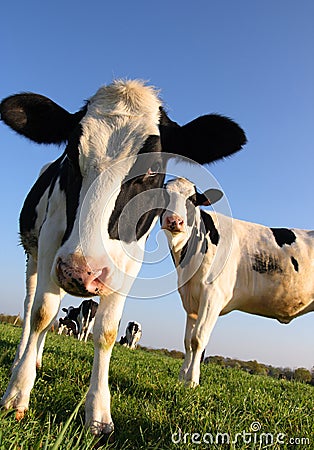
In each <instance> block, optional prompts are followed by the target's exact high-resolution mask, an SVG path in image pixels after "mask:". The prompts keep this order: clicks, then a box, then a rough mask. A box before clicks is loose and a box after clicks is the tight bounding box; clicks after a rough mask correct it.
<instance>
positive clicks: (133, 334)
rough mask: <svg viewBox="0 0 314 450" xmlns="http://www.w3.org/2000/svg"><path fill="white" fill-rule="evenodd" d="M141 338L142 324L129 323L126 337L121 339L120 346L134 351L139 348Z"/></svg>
mask: <svg viewBox="0 0 314 450" xmlns="http://www.w3.org/2000/svg"><path fill="white" fill-rule="evenodd" d="M141 337H142V326H141V324H140V323H138V322H129V323H128V325H127V327H126V330H125V336H122V337H121V339H120V344H121V345H124V346H125V347H128V348H130V349H131V350H134V349H135V348H136V347H137V345H138V343H139V341H140V339H141Z"/></svg>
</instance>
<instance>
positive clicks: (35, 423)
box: [0, 324, 314, 450]
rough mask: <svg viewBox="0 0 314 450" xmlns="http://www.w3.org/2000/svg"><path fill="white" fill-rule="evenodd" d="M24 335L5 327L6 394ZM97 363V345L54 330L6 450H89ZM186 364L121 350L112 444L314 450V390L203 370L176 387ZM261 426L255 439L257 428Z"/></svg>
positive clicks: (1, 375)
mask: <svg viewBox="0 0 314 450" xmlns="http://www.w3.org/2000/svg"><path fill="white" fill-rule="evenodd" d="M20 333H21V329H20V328H16V327H13V326H12V325H8V324H2V325H0V336H1V337H0V391H1V394H2V393H3V391H4V390H5V388H6V384H7V382H8V378H9V370H10V365H11V363H12V361H13V357H14V353H15V348H16V345H17V343H18V339H19V336H20ZM92 358H93V346H92V342H87V344H84V343H82V342H78V341H75V340H74V339H73V338H67V337H65V336H57V335H54V334H51V333H49V335H48V337H47V343H46V348H45V352H44V359H43V369H42V370H40V371H39V373H38V375H37V380H36V383H35V387H34V390H33V392H32V396H31V404H30V409H29V411H28V413H27V416H26V417H25V418H24V419H23V420H22V421H21V422H16V421H15V417H14V413H12V412H5V411H1V412H0V449H1V450H2V449H4V450H11V449H12V450H22V449H23V450H24V449H30V450H36V449H53V450H56V449H68V450H70V449H71V450H76V449H80V450H88V449H91V448H92V447H93V444H94V442H95V441H94V439H93V438H92V436H90V434H89V433H88V432H87V431H86V430H85V429H84V426H83V423H84V396H85V394H86V391H87V388H88V384H89V376H90V371H91V365H92ZM180 364H181V361H178V360H175V359H172V358H169V357H167V356H162V355H159V354H155V353H153V352H149V353H148V352H145V351H143V350H136V351H134V352H132V351H130V350H128V349H126V348H124V347H121V346H118V345H117V346H116V347H115V349H114V352H113V356H112V360H111V370H110V386H111V393H112V415H113V419H114V422H115V430H116V431H115V442H114V443H113V444H108V445H107V448H112V449H119V450H127V449H134V450H135V449H136V450H139V449H143V450H153V449H161V450H168V449H169V450H170V449H187V448H188V449H194V448H195V449H206V448H211V449H221V448H223V449H241V450H242V449H259V448H261V449H262V448H271V449H294V448H300V449H314V438H313V436H314V419H313V405H314V390H313V387H312V386H308V385H304V384H302V383H297V382H288V381H285V380H280V381H278V380H274V379H270V378H266V377H261V376H256V375H249V374H246V373H244V372H242V371H238V370H236V369H223V368H221V367H219V366H215V365H206V366H202V376H201V386H199V387H198V388H196V389H187V388H185V387H184V386H183V385H182V384H181V383H179V382H178V381H177V377H178V373H179V368H180ZM255 422H258V424H259V425H258V424H257V425H256V424H255V426H257V427H260V430H259V431H257V432H256V433H254V432H253V431H252V430H251V425H252V424H253V423H255ZM253 426H254V425H253ZM180 430H181V435H180V434H179V433H180ZM193 433H198V434H199V436H198V435H196V434H194V436H193ZM206 433H207V434H206ZM218 433H227V434H228V436H229V437H230V442H229V444H228V443H226V442H227V434H226V435H225V436H221V435H219V434H218ZM237 433H239V435H238V437H237V442H236V443H232V441H235V439H236V435H237ZM243 433H246V434H243ZM249 433H251V434H249ZM262 433H270V434H271V435H268V436H267V437H266V436H265V435H263V434H262ZM280 433H281V434H280ZM283 435H285V436H283ZM172 436H173V439H172ZM211 436H212V438H213V440H214V442H213V443H212V444H211V443H210V439H211ZM277 438H278V439H279V442H278V443H276V439H277ZM302 438H303V439H306V441H303V444H300V445H294V444H293V443H292V441H290V440H291V439H299V440H301V439H302ZM193 439H194V441H196V443H193ZM216 439H217V443H216V442H215V441H216ZM222 439H224V444H222ZM267 439H268V441H267ZM271 439H273V444H272V445H267V442H268V443H270V442H271ZM173 441H174V442H173ZM179 441H180V442H179ZM206 441H207V442H208V443H206ZM260 441H261V443H260ZM176 442H177V443H176ZM197 442H199V443H197ZM282 442H284V443H282ZM295 442H296V443H297V444H298V442H299V441H298V440H297V441H295ZM300 442H301V441H300Z"/></svg>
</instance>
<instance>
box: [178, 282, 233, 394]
mask: <svg viewBox="0 0 314 450" xmlns="http://www.w3.org/2000/svg"><path fill="white" fill-rule="evenodd" d="M224 298H225V297H224V295H223V293H222V292H221V291H219V290H216V289H208V290H207V289H204V291H203V292H202V295H201V298H200V303H199V310H198V318H197V320H196V323H195V327H194V329H193V331H192V336H191V348H192V361H191V364H190V367H189V369H188V371H187V373H186V376H185V380H186V383H187V384H188V385H189V386H191V387H195V386H197V385H198V384H199V379H200V363H201V357H202V353H203V351H204V349H205V347H206V345H207V343H208V341H209V338H210V335H211V332H212V331H213V328H214V326H215V324H216V322H217V319H218V316H219V314H220V311H221V310H222V305H223V302H224Z"/></svg>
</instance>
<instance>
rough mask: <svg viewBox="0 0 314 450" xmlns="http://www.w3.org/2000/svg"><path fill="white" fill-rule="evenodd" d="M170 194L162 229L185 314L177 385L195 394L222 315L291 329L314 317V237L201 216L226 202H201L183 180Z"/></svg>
mask: <svg viewBox="0 0 314 450" xmlns="http://www.w3.org/2000/svg"><path fill="white" fill-rule="evenodd" d="M166 190H167V193H168V196H169V205H168V207H167V210H166V211H165V212H164V214H163V215H162V217H161V223H162V228H163V229H164V230H166V235H167V237H168V242H169V246H170V248H171V253H172V256H173V260H174V262H175V265H176V268H177V274H178V286H179V293H180V296H181V299H182V303H183V306H184V309H185V311H186V313H187V321H186V331H185V351H186V355H185V360H184V363H183V366H182V368H181V371H180V378H181V379H183V380H185V381H186V382H187V383H188V384H190V385H191V386H195V385H197V384H198V383H199V375H200V359H201V355H202V352H203V350H204V348H205V346H206V345H207V342H208V340H209V338H210V334H211V332H212V330H213V327H214V325H215V323H216V321H217V318H218V316H219V315H224V314H227V313H228V312H230V311H234V310H239V311H243V312H247V313H251V314H257V315H260V316H265V317H270V318H274V319H277V320H279V322H281V323H289V322H290V321H291V320H292V319H294V318H295V317H298V316H301V315H303V314H306V313H307V312H310V311H314V273H313V272H314V266H313V261H314V231H305V230H298V229H286V228H268V227H265V226H263V225H258V224H255V223H249V222H244V221H241V220H235V219H232V218H229V217H226V216H224V215H221V214H215V213H214V212H209V211H204V210H201V209H200V208H198V206H201V205H209V204H210V203H215V201H217V200H219V198H221V196H222V194H221V193H220V191H217V190H209V191H206V195H204V194H200V193H198V192H197V191H196V188H195V186H194V185H193V184H192V183H191V182H190V181H188V180H186V179H184V178H179V179H176V180H172V181H169V182H168V183H167V185H166ZM221 258H223V259H222V260H221ZM217 267H218V268H219V270H218V271H217V270H216V269H217Z"/></svg>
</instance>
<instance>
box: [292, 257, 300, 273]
mask: <svg viewBox="0 0 314 450" xmlns="http://www.w3.org/2000/svg"><path fill="white" fill-rule="evenodd" d="M291 262H292V264H293V267H294V270H295V271H296V272H299V263H298V261H297V260H296V259H295V258H294V257H293V256H291Z"/></svg>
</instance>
